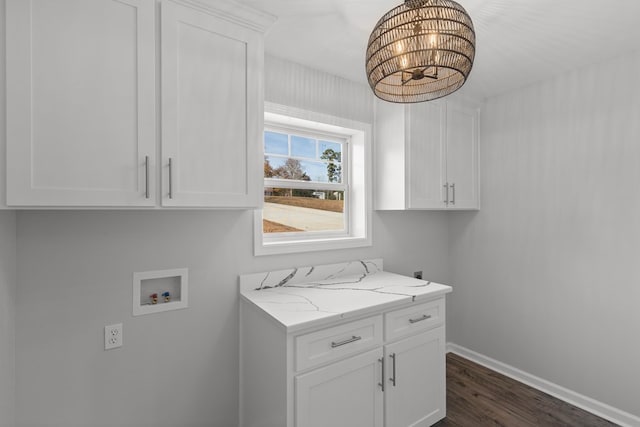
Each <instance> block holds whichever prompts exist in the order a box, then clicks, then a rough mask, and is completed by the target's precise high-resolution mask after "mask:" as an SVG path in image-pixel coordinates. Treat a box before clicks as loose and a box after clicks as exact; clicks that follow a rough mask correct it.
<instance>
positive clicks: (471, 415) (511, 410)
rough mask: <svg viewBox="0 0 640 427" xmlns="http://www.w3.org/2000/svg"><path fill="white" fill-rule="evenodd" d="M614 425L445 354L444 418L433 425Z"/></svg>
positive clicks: (586, 426)
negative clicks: (445, 406)
mask: <svg viewBox="0 0 640 427" xmlns="http://www.w3.org/2000/svg"><path fill="white" fill-rule="evenodd" d="M485 426H505V427H528V426H532V427H567V426H575V427H601V426H602V427H605V426H606V427H611V426H616V424H613V423H611V422H609V421H606V420H604V419H602V418H599V417H597V416H595V415H593V414H591V413H589V412H586V411H583V410H582V409H579V408H576V407H575V406H572V405H570V404H568V403H566V402H564V401H562V400H559V399H556V398H555V397H553V396H550V395H548V394H546V393H543V392H541V391H539V390H537V389H534V388H532V387H529V386H527V385H525V384H522V383H520V382H518V381H515V380H513V379H511V378H509V377H506V376H504V375H502V374H499V373H497V372H495V371H492V370H490V369H487V368H485V367H484V366H481V365H478V364H476V363H474V362H471V361H470V360H467V359H465V358H463V357H461V356H458V355H457V354H454V353H448V354H447V417H446V418H445V419H444V420H442V421H440V422H438V423H437V424H435V427H485Z"/></svg>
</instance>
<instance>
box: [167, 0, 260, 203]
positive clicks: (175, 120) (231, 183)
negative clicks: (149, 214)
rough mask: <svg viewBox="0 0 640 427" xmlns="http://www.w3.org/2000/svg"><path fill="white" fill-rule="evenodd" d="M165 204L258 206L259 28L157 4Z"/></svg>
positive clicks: (178, 6) (194, 11)
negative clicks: (159, 27) (160, 24)
mask: <svg viewBox="0 0 640 427" xmlns="http://www.w3.org/2000/svg"><path fill="white" fill-rule="evenodd" d="M161 14H162V32H161V34H162V41H161V46H162V50H161V52H162V55H161V57H162V159H163V160H162V169H163V171H162V183H163V185H162V205H163V206H191V207H230V208H234V207H259V206H260V202H261V194H262V176H261V173H262V162H263V160H262V156H263V155H262V148H261V147H262V144H261V142H262V138H261V132H262V123H263V108H264V107H263V95H262V81H263V76H262V70H263V63H264V58H263V54H262V52H263V50H262V43H263V41H262V34H261V33H259V32H257V31H255V30H252V29H250V28H248V27H244V26H242V25H238V24H237V23H235V22H230V21H228V20H226V19H222V18H219V17H217V16H213V15H212V14H208V13H205V12H204V11H199V10H195V9H191V8H187V7H184V6H182V5H179V4H176V3H172V2H169V1H167V2H163V3H162V9H161Z"/></svg>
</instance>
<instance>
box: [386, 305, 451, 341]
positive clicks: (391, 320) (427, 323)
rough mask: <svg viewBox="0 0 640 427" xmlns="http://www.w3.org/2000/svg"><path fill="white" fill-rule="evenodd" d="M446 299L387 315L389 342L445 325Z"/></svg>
mask: <svg viewBox="0 0 640 427" xmlns="http://www.w3.org/2000/svg"><path fill="white" fill-rule="evenodd" d="M444 310H445V303H444V298H440V299H438V300H435V301H429V302H426V303H424V304H419V305H415V306H411V307H407V308H403V309H401V310H396V311H392V312H389V313H387V314H385V320H384V329H385V337H386V340H387V341H390V340H393V339H395V338H399V337H402V336H405V335H409V334H412V333H415V332H420V331H424V330H427V329H431V328H433V327H436V326H439V325H442V324H444V316H445V312H444Z"/></svg>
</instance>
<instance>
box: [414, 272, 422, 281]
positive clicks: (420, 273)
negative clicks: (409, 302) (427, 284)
mask: <svg viewBox="0 0 640 427" xmlns="http://www.w3.org/2000/svg"><path fill="white" fill-rule="evenodd" d="M413 277H415V278H416V279H420V280H422V271H414V272H413Z"/></svg>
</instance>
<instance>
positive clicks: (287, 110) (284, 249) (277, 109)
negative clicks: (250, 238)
mask: <svg viewBox="0 0 640 427" xmlns="http://www.w3.org/2000/svg"><path fill="white" fill-rule="evenodd" d="M265 122H273V123H278V124H281V125H284V126H287V125H289V126H293V127H310V123H309V122H314V125H316V126H315V127H316V128H317V129H318V131H320V132H326V133H333V134H336V135H342V136H344V137H347V138H349V140H350V141H349V144H348V147H349V153H348V157H349V159H350V167H349V168H348V173H349V179H348V183H349V189H348V191H349V197H350V198H349V202H350V205H349V224H347V230H348V233H347V234H346V235H345V233H342V232H341V233H339V234H338V235H335V233H326V232H322V233H309V234H308V235H307V236H308V237H307V238H305V239H304V240H301V239H299V238H296V239H287V240H282V239H281V237H278V238H276V239H268V241H265V239H263V233H262V210H261V209H259V210H256V211H255V212H254V227H253V231H254V253H255V255H257V256H259V255H275V254H287V253H298V252H312V251H322V250H335V249H348V248H357V247H365V246H371V245H372V214H371V212H372V187H371V182H372V175H371V169H372V158H371V152H372V150H371V136H372V131H373V128H372V126H371V124H368V123H363V122H358V121H354V120H348V119H343V118H340V117H335V116H331V115H327V114H322V113H315V112H311V111H306V110H301V109H298V108H294V107H288V106H284V105H279V104H273V103H269V102H265ZM317 124H320V125H319V126H318V125H317ZM261 147H262V144H261ZM332 234H334V235H332ZM314 236H316V237H314Z"/></svg>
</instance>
